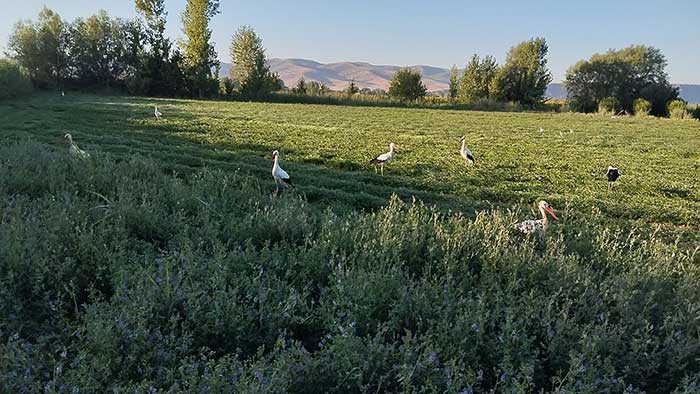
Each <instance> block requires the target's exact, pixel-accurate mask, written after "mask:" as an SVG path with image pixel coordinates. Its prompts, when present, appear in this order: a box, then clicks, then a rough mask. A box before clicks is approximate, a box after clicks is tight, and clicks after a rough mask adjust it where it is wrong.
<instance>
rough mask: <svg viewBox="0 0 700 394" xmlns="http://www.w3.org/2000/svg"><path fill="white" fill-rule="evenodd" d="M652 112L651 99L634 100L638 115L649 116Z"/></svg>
mask: <svg viewBox="0 0 700 394" xmlns="http://www.w3.org/2000/svg"><path fill="white" fill-rule="evenodd" d="M649 112H651V101H649V100H645V99H643V98H638V99H636V100H634V114H635V115H637V116H649Z"/></svg>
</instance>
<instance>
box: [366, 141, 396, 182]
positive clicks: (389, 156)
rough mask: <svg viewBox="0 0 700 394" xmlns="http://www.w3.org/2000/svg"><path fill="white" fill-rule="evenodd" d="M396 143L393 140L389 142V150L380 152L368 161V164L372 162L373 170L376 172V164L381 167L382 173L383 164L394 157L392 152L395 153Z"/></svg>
mask: <svg viewBox="0 0 700 394" xmlns="http://www.w3.org/2000/svg"><path fill="white" fill-rule="evenodd" d="M396 148H397V146H396V144H394V143H393V142H392V143H390V144H389V152H387V153H382V154H381V155H379V156H377V157H375V158H374V159H372V160H370V161H369V164H374V172H377V165H379V167H380V168H381V169H382V175H384V164H386V163H388V162H390V161H392V160H393V159H394V154H395V153H396Z"/></svg>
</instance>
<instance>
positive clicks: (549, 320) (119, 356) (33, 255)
mask: <svg viewBox="0 0 700 394" xmlns="http://www.w3.org/2000/svg"><path fill="white" fill-rule="evenodd" d="M154 104H157V105H158V107H159V108H160V109H161V110H162V112H163V113H164V114H165V118H164V119H162V120H161V121H155V120H153V118H152V116H151V112H152V108H153V105H154ZM0 115H2V117H3V119H7V121H6V122H5V123H3V125H2V126H1V127H2V132H1V133H0V244H1V245H3V247H2V248H0V354H2V355H3V356H2V358H0V391H2V392H37V391H41V390H42V389H43V390H44V391H47V392H59V393H63V392H66V393H70V392H76V390H77V391H79V392H81V393H86V392H87V393H91V392H95V393H100V392H108V391H109V392H111V391H114V390H116V391H122V392H134V391H136V392H181V391H190V392H212V393H227V392H241V393H259V392H267V393H283V392H291V393H309V392H311V393H313V392H318V393H322V392H323V393H325V392H342V393H348V392H357V393H361V392H421V391H428V392H451V393H459V392H474V393H481V392H492V391H493V392H541V391H544V392H557V393H571V392H610V393H620V394H622V393H641V392H646V393H669V392H673V391H674V390H678V391H677V392H678V393H680V392H693V391H694V390H696V389H697V387H698V384H700V381H699V378H698V377H699V376H700V375H699V374H700V367H699V366H698V364H697V363H696V360H697V357H698V349H700V337H699V336H698V327H699V325H698V321H700V312H698V308H697V306H698V305H700V285H699V284H698V283H697V278H698V275H699V274H700V272H698V267H700V264H699V263H700V256H699V255H698V253H697V251H696V249H695V247H696V246H697V244H698V241H700V239H699V238H700V237H698V234H700V231H699V230H700V228H699V227H698V223H700V216H699V213H698V212H700V199H698V196H697V180H696V179H695V178H696V173H697V172H696V171H694V169H696V167H697V163H698V160H699V159H700V156H699V155H700V153H698V152H700V145H699V144H700V139H698V138H697V133H698V129H697V127H696V125H695V124H694V123H689V122H682V121H674V120H667V119H665V120H662V119H653V118H652V119H649V118H624V119H615V120H613V119H610V118H601V117H596V116H590V115H582V114H543V113H518V114H510V113H484V112H459V111H445V110H440V111H437V110H423V109H396V108H357V107H342V106H314V105H289V104H264V103H233V102H201V101H200V102H197V101H184V100H155V99H133V98H117V97H98V96H81V95H71V96H67V97H65V98H57V97H55V96H51V97H48V96H38V97H33V98H30V99H24V100H14V101H12V102H3V103H0ZM539 127H542V128H543V129H544V130H545V131H544V132H543V133H540V132H539V131H538V128H539ZM569 128H571V129H572V130H573V132H569V131H568V129H569ZM66 131H70V132H71V133H72V134H73V137H74V139H75V140H76V142H77V143H78V144H79V145H80V147H81V148H83V149H85V150H87V151H88V152H90V153H91V158H90V159H88V160H76V159H74V158H71V157H69V155H68V154H67V151H68V149H67V146H66V145H65V142H64V141H63V139H62V136H63V134H64V133H65V132H66ZM560 131H563V132H564V134H560ZM462 134H466V135H467V141H468V144H469V147H470V148H471V149H472V150H473V151H474V152H475V154H476V155H478V157H479V164H478V165H477V166H475V167H469V168H465V167H464V165H463V163H462V162H461V161H460V158H459V156H458V149H459V141H458V138H459V136H461V135H462ZM562 135H563V136H562ZM388 141H393V142H396V143H397V144H398V145H399V146H400V151H399V153H398V155H397V158H396V160H395V161H394V162H392V163H391V164H390V165H389V166H388V167H387V171H386V175H385V176H384V177H381V176H378V175H375V174H374V172H373V171H372V170H371V169H370V167H369V166H368V165H367V164H366V163H367V160H368V158H371V157H373V156H374V155H376V154H377V153H380V152H382V151H384V150H385V149H386V146H385V145H386V143H387V142H388ZM660 146H662V147H663V149H659V147H660ZM277 148H279V149H281V152H282V163H283V165H284V168H285V169H287V170H288V171H289V172H290V174H291V176H292V177H293V178H294V180H295V183H296V184H297V190H296V191H295V192H289V193H283V194H282V195H280V196H278V197H276V198H273V197H272V196H271V193H270V192H271V190H272V189H273V184H272V180H271V179H270V174H269V170H270V166H271V161H270V160H269V153H270V151H272V150H273V149H277ZM662 162H663V163H664V165H653V164H650V163H662ZM609 164H614V165H618V166H620V167H621V169H622V170H623V177H622V178H621V179H620V181H619V184H618V185H617V190H616V191H615V192H608V191H607V185H606V182H605V178H604V175H603V174H604V171H605V168H606V167H607V165H609ZM392 194H396V195H397V196H398V198H392V197H391V195H392ZM412 197H415V198H417V199H418V200H421V201H423V202H424V203H425V204H427V205H435V207H434V208H432V207H429V206H426V205H425V204H424V203H421V202H420V201H417V202H413V201H412ZM540 198H546V199H547V201H549V202H550V203H551V204H552V205H553V206H554V207H555V208H558V209H559V212H558V215H559V217H560V219H561V220H560V222H557V223H556V224H555V225H554V227H553V228H552V229H551V230H552V231H551V233H550V234H549V236H548V237H547V238H546V239H539V238H521V237H518V236H514V235H513V234H512V231H511V224H512V223H513V222H515V221H517V220H522V219H524V218H529V217H532V215H533V213H531V212H530V211H527V210H524V209H522V208H524V207H526V206H528V205H530V203H531V202H533V201H536V200H538V199H540ZM506 209H513V210H512V211H508V210H506ZM479 211H484V212H482V213H478V214H477V212H479ZM676 240H678V242H676ZM682 390H686V391H682Z"/></svg>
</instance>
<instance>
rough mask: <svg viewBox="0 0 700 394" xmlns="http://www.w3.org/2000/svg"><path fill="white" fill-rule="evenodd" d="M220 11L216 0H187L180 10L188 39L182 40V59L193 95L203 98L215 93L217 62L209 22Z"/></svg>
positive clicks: (216, 86)
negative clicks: (182, 9)
mask: <svg viewBox="0 0 700 394" xmlns="http://www.w3.org/2000/svg"><path fill="white" fill-rule="evenodd" d="M218 13H219V1H218V0H188V1H187V6H186V8H185V11H184V12H183V13H182V25H183V31H184V33H185V35H186V36H187V40H186V41H184V42H183V45H182V46H183V48H184V53H183V59H184V64H185V67H186V68H187V73H188V74H189V79H190V83H191V91H192V92H193V94H194V96H195V97H199V98H203V97H205V96H211V95H214V94H216V93H217V90H218V89H217V88H218V75H216V74H212V70H214V69H216V70H218V67H219V61H218V60H217V58H216V56H217V55H216V51H215V50H214V45H213V44H212V43H211V29H210V28H209V22H210V21H211V18H213V17H214V16H215V15H216V14H218Z"/></svg>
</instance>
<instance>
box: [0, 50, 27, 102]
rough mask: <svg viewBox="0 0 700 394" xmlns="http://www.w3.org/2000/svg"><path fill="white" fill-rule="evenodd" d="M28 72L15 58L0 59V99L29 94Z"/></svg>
mask: <svg viewBox="0 0 700 394" xmlns="http://www.w3.org/2000/svg"><path fill="white" fill-rule="evenodd" d="M31 91H32V83H31V81H30V80H29V72H28V71H27V70H26V69H25V68H24V67H22V66H20V65H19V63H17V61H15V60H10V59H0V100H4V99H8V98H16V97H19V96H23V95H26V94H29V93H30V92H31Z"/></svg>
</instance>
